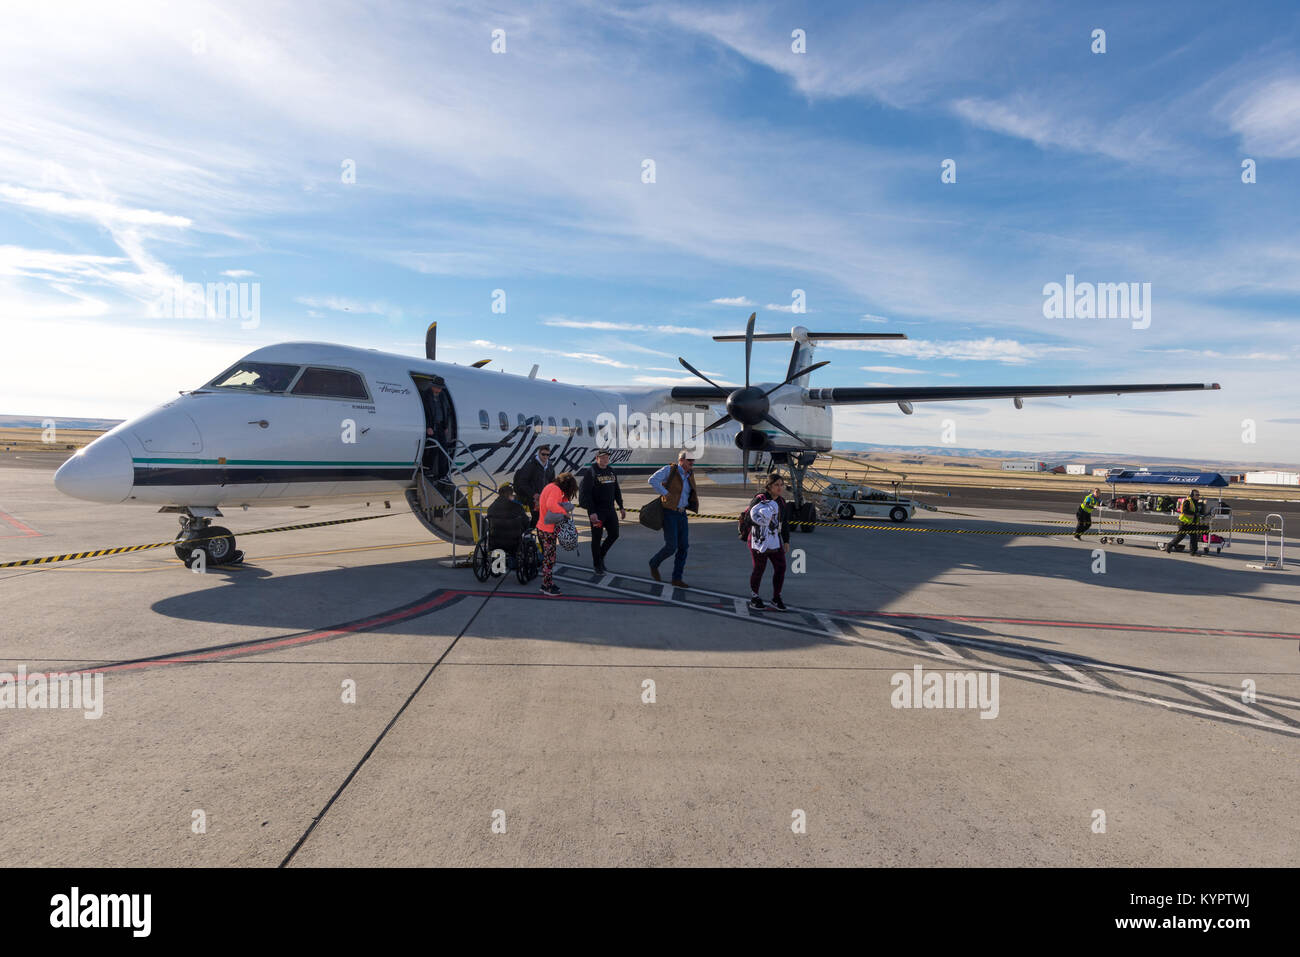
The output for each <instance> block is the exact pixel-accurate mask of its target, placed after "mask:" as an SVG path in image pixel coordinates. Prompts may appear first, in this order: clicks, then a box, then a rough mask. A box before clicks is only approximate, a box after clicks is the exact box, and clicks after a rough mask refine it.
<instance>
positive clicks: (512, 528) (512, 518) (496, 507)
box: [487, 498, 532, 548]
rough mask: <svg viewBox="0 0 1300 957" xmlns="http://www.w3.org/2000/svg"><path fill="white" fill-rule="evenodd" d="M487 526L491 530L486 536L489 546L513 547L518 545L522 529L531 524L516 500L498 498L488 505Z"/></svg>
mask: <svg viewBox="0 0 1300 957" xmlns="http://www.w3.org/2000/svg"><path fill="white" fill-rule="evenodd" d="M487 515H488V526H489V527H490V528H491V530H492V532H491V534H490V535H489V536H488V538H489V541H488V547H490V548H506V547H510V548H513V547H515V546H517V545H518V543H519V538H520V536H522V535H523V534H524V529H525V528H527V527H528V526H529V525H530V524H532V523H531V522H530V521H529V519H528V513H527V512H525V511H524V507H523V506H522V505H520V504H519V503H518V502H516V501H513V500H507V499H503V498H498V499H497V500H496V501H495V502H493V503H492V504H491V505H489V506H488V510H487Z"/></svg>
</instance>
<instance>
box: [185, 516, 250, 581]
mask: <svg viewBox="0 0 1300 957" xmlns="http://www.w3.org/2000/svg"><path fill="white" fill-rule="evenodd" d="M217 514H218V515H219V514H220V513H219V512H218V513H217ZM180 523H181V533H180V536H179V538H178V540H177V542H176V544H175V545H174V546H173V547H174V548H175V549H176V557H177V558H179V559H180V560H181V561H183V562H184V563H185V567H186V568H190V567H192V566H193V564H194V553H195V552H196V551H201V552H203V560H204V563H205V564H206V565H211V566H216V565H238V564H241V563H242V562H243V560H244V553H243V552H241V551H240V550H239V549H237V548H235V536H234V535H233V534H231V532H230V529H228V528H222V527H221V526H220V525H213V524H212V517H211V516H209V515H195V514H193V513H192V512H190V511H188V510H186V511H185V513H183V514H182V515H181V516H180Z"/></svg>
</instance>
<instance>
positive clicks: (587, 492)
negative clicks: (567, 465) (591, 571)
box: [578, 449, 627, 575]
mask: <svg viewBox="0 0 1300 957" xmlns="http://www.w3.org/2000/svg"><path fill="white" fill-rule="evenodd" d="M578 504H579V505H580V506H581V507H582V508H585V509H586V510H587V517H588V518H589V519H591V562H592V565H593V567H594V568H595V569H596V571H597V573H599V574H601V575H603V574H605V556H606V555H607V554H609V550H610V548H611V547H612V546H613V545H614V542H616V541H617V540H618V519H619V518H624V519H626V518H627V512H626V511H625V510H624V509H623V490H622V489H620V488H619V487H618V476H617V475H616V474H615V473H614V470H613V469H612V468H610V467H609V449H600V450H599V451H598V452H597V453H596V464H595V465H591V466H588V467H587V468H586V469H584V470H583V473H582V487H581V488H580V489H579V490H578ZM615 505H617V506H618V516H617V517H615V515H614V506H615ZM602 538H604V544H603V545H602V544H601V539H602Z"/></svg>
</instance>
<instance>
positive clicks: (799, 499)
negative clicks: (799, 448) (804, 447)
mask: <svg viewBox="0 0 1300 957" xmlns="http://www.w3.org/2000/svg"><path fill="white" fill-rule="evenodd" d="M782 460H784V464H785V465H788V466H789V467H790V485H791V492H792V493H793V496H794V502H793V503H792V506H791V507H792V509H793V514H792V524H793V526H794V529H795V530H796V531H800V532H811V531H813V530H815V529H816V528H817V524H816V523H817V506H816V504H814V503H813V502H805V501H804V500H803V481H804V476H805V475H806V474H807V472H808V468H809V467H810V466H811V465H812V464H813V463H814V462H816V461H817V453H816V452H776V453H773V455H772V464H773V465H776V464H778V463H782Z"/></svg>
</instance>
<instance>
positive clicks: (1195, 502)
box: [1165, 489, 1201, 557]
mask: <svg viewBox="0 0 1300 957" xmlns="http://www.w3.org/2000/svg"><path fill="white" fill-rule="evenodd" d="M1200 503H1201V493H1200V492H1199V491H1197V490H1196V489H1192V494H1191V495H1189V496H1187V498H1185V499H1183V507H1182V509H1181V510H1180V511H1179V513H1178V534H1177V535H1175V536H1174V540H1173V541H1172V542H1170V543H1169V544H1168V545H1166V546H1165V551H1167V552H1170V553H1172V552H1173V550H1174V548H1175V547H1176V546H1177V545H1178V543H1179V542H1181V541H1182V540H1183V538H1184V536H1186V538H1187V545H1188V550H1189V551H1191V553H1192V555H1193V557H1195V556H1196V555H1199V554H1200V552H1198V551H1197V548H1198V547H1199V544H1198V539H1199V538H1200V537H1201V527H1200V526H1199V525H1198V524H1197V523H1196V518H1197V513H1198V512H1199V511H1200V509H1199V506H1200Z"/></svg>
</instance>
